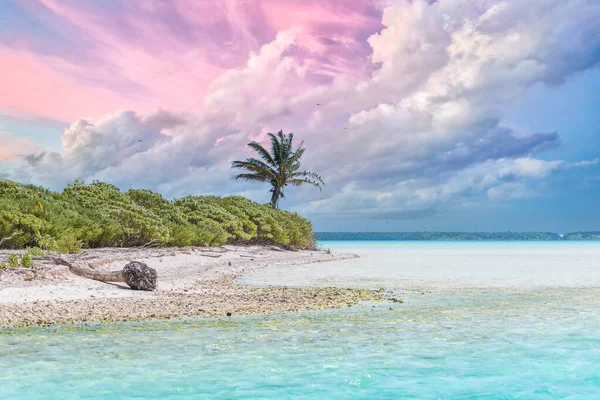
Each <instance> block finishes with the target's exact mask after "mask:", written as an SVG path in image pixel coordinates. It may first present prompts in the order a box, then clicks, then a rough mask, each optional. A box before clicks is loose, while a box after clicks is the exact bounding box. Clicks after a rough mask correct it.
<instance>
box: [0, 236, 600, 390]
mask: <svg viewBox="0 0 600 400" xmlns="http://www.w3.org/2000/svg"><path fill="white" fill-rule="evenodd" d="M326 245H328V246H329V247H331V248H332V249H333V250H334V251H338V250H353V251H355V252H358V253H360V254H361V256H362V257H361V258H360V259H356V260H350V261H352V262H353V263H350V264H348V263H347V264H346V265H347V269H346V271H345V272H344V270H343V269H342V270H340V269H339V268H340V265H338V264H337V263H325V264H323V263H319V265H313V266H312V268H313V269H312V270H307V269H306V267H305V266H296V267H290V269H289V271H291V272H293V274H292V278H293V277H294V276H296V275H298V276H300V275H302V274H307V273H310V274H312V276H317V277H320V278H322V279H332V280H334V278H331V277H332V276H334V275H335V274H337V275H339V276H340V278H339V282H347V283H353V285H357V286H360V282H358V281H362V282H363V284H365V285H367V286H369V285H379V284H383V285H384V286H385V287H386V288H387V289H389V290H392V291H394V293H396V294H397V296H400V297H402V298H403V299H404V303H389V304H388V303H385V304H382V303H378V304H363V305H361V306H359V307H353V308H349V309H345V310H336V311H324V312H311V313H295V314H286V315H271V316H250V317H232V318H219V319H207V320H192V321H169V322H144V323H119V324H109V325H91V326H84V325H82V326H75V327H73V326H70V327H69V326H62V327H61V326H54V327H47V328H32V329H17V330H3V331H0V398H2V399H5V398H6V399H13V398H15V399H79V398H86V399H87V398H89V399H113V398H140V399H141V398H247V399H260V398H277V399H285V398H294V399H295V398H314V399H338V398H339V399H343V398H365V399H376V398H389V399H398V398H418V399H421V398H422V399H434V398H440V399H443V398H456V399H563V398H573V399H598V398H600V282H599V281H598V277H599V276H600V273H599V271H598V269H600V257H599V256H600V243H595V244H594V243H591V244H589V243H588V244H579V245H572V244H570V243H569V244H554V245H553V246H550V245H548V244H531V243H530V244H528V245H527V244H521V243H519V244H514V245H511V244H507V243H501V244H494V243H489V244H481V243H477V244H468V243H467V244H463V243H461V244H457V243H454V244H448V243H430V244H423V243H419V244H416V245H415V244H412V245H408V244H403V243H345V244H344V243H341V244H339V243H327V244H326ZM557 246H558V247H557ZM461 254H462V255H461ZM486 254H487V255H488V256H489V260H487V264H489V265H491V266H487V264H486V257H488V256H486ZM544 254H546V256H544ZM577 254H583V256H581V257H580V256H577ZM569 257H571V258H570V260H571V262H570V263H568V264H566V265H564V262H565V260H567V261H568V260H569ZM498 258H500V259H504V261H502V260H498ZM540 259H541V261H539V260H540ZM551 259H558V260H559V261H560V260H562V261H560V262H554V263H553V262H551ZM358 260H359V261H358ZM394 260H395V261H394ZM407 260H408V261H409V262H408V264H410V262H411V260H421V261H422V262H424V263H429V264H430V265H431V268H433V269H434V270H436V271H444V269H446V271H445V272H444V275H443V279H439V276H438V275H431V274H429V273H428V272H427V271H422V268H423V267H422V266H421V264H419V263H416V261H415V262H414V263H413V267H412V269H411V267H410V265H407ZM469 260H471V261H469ZM517 260H521V262H520V263H519V262H517ZM523 260H524V261H523ZM536 260H538V261H539V262H538V261H536ZM548 260H550V261H548ZM548 262H550V264H549V265H548V271H549V272H546V273H545V274H544V271H543V269H542V270H539V265H538V264H539V263H548ZM415 263H416V264H415ZM444 263H445V264H444ZM503 263H504V265H505V269H506V271H504V272H501V271H498V269H499V268H500V269H501V266H502V265H503ZM515 263H516V265H514V264H515ZM561 263H562V264H561ZM473 264H476V265H473ZM509 264H513V265H509ZM378 265H379V266H378ZM394 265H396V267H395V268H394ZM444 265H445V267H444ZM561 265H562V267H561ZM278 268H281V267H278ZM284 268H286V267H284ZM294 268H296V269H298V271H295V270H294ZM361 268H362V269H361ZM379 269H381V270H383V271H384V273H381V271H379ZM268 270H269V269H268V268H267V270H265V271H263V272H262V274H263V275H260V279H263V283H264V279H272V280H273V281H274V282H276V283H279V281H281V280H282V278H281V277H280V276H278V275H277V274H276V273H275V272H273V271H268ZM448 270H450V271H448ZM474 270H479V274H472V273H471V271H474ZM481 270H486V271H487V274H486V273H483V272H481ZM332 271H333V272H332ZM393 271H396V272H393ZM398 271H399V272H398ZM518 271H521V274H520V276H521V277H520V278H519V274H517V272H518ZM294 274H295V275H294ZM515 274H516V275H515ZM548 274H550V275H551V277H549V278H548V277H545V278H544V275H548ZM536 275H539V278H540V280H541V281H542V283H541V284H540V283H537V282H536V280H535V279H534V278H535V276H536ZM386 276H387V277H389V278H390V279H389V280H386ZM586 276H587V279H583V278H584V277H586ZM542 278H544V279H542ZM565 278H566V280H565ZM253 279H256V277H252V276H250V277H247V278H245V280H246V281H247V282H251V281H252V280H253ZM311 279H312V278H311ZM311 279H305V281H303V282H302V284H315V283H318V282H315V281H311ZM353 279H354V280H355V281H354V282H353ZM444 281H445V282H446V283H447V284H443V282H444ZM386 282H389V283H388V285H387V286H386V285H385V284H386ZM563 282H565V283H563ZM287 283H289V282H287Z"/></svg>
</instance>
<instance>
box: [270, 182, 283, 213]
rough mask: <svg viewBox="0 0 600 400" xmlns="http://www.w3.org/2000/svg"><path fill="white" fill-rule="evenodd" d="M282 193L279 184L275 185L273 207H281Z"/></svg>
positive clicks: (272, 197)
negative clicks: (280, 197) (280, 196)
mask: <svg viewBox="0 0 600 400" xmlns="http://www.w3.org/2000/svg"><path fill="white" fill-rule="evenodd" d="M280 194H281V189H280V188H279V187H277V186H275V187H273V195H272V196H271V205H272V206H273V208H279V195H280Z"/></svg>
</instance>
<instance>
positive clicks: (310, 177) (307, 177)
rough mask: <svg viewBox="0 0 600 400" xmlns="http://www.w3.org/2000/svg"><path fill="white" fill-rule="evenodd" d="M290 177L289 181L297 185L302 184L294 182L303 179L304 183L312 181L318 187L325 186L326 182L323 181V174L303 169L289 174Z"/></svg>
mask: <svg viewBox="0 0 600 400" xmlns="http://www.w3.org/2000/svg"><path fill="white" fill-rule="evenodd" d="M288 179H289V182H290V183H292V184H293V185H295V186H299V185H300V184H301V183H300V184H296V183H294V181H296V180H297V181H302V182H304V183H310V184H311V185H314V186H316V187H318V188H319V189H320V188H321V186H325V182H323V179H322V178H321V176H319V175H317V174H315V173H314V172H309V171H302V172H294V173H292V174H290V175H288Z"/></svg>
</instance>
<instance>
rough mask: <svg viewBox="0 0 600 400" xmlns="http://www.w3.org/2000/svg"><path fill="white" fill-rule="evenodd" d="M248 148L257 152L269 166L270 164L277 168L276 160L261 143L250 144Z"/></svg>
mask: <svg viewBox="0 0 600 400" xmlns="http://www.w3.org/2000/svg"><path fill="white" fill-rule="evenodd" d="M248 147H250V148H251V149H253V150H254V151H256V152H257V153H258V154H259V155H260V157H261V158H262V159H263V160H264V161H265V162H266V163H267V164H270V165H271V166H275V160H273V157H271V154H269V151H268V150H267V149H265V148H264V147H263V146H262V145H261V144H260V143H258V142H256V141H252V142H250V143H248Z"/></svg>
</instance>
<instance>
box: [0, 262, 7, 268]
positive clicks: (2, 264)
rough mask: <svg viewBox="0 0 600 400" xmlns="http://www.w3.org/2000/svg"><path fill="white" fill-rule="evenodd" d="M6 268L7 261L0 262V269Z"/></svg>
mask: <svg viewBox="0 0 600 400" xmlns="http://www.w3.org/2000/svg"><path fill="white" fill-rule="evenodd" d="M4 268H8V264H7V263H0V269H4Z"/></svg>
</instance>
